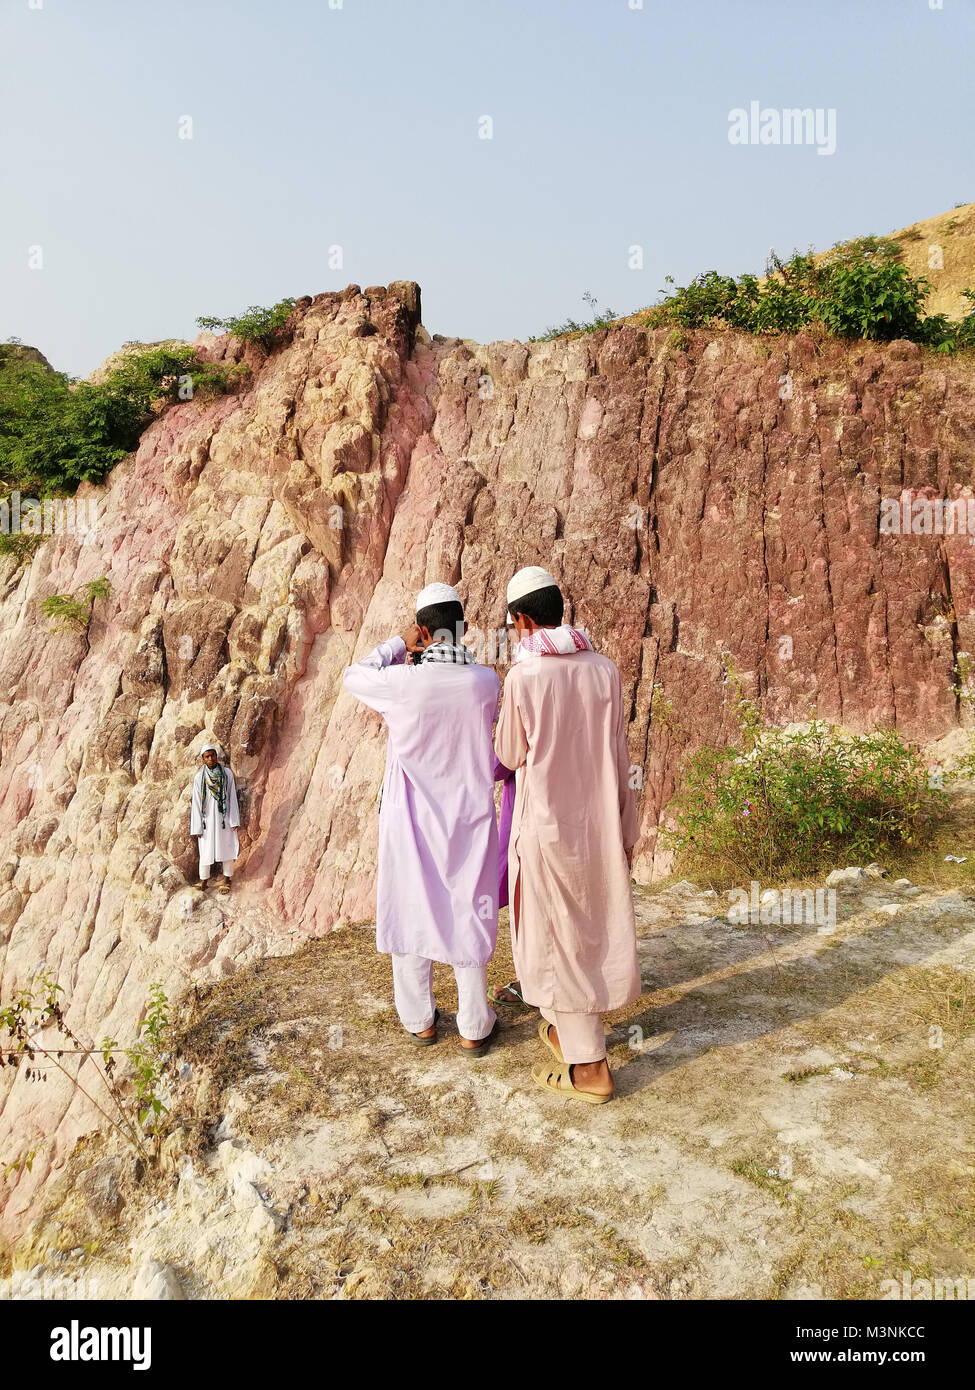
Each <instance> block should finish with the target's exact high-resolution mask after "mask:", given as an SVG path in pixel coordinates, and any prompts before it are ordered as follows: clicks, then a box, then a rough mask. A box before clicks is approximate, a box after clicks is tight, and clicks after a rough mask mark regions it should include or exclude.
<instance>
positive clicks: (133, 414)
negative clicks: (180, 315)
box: [0, 345, 247, 499]
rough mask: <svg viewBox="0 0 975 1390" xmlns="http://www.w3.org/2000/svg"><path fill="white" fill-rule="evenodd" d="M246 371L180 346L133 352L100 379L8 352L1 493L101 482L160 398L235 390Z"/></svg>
mask: <svg viewBox="0 0 975 1390" xmlns="http://www.w3.org/2000/svg"><path fill="white" fill-rule="evenodd" d="M246 371H247V369H246V368H244V367H233V366H223V365H220V364H217V365H211V364H209V363H207V362H204V361H202V360H201V359H200V358H199V357H198V355H197V352H196V349H195V348H192V347H190V346H189V345H174V346H172V347H159V348H148V349H146V350H145V351H143V352H134V353H132V354H131V355H130V356H129V357H127V358H126V359H125V360H124V361H123V362H122V363H121V364H120V365H119V366H118V367H115V368H114V369H113V370H112V371H110V372H109V373H108V375H107V377H106V379H105V380H104V381H103V382H100V383H98V384H97V385H96V384H93V383H91V382H87V381H79V382H74V381H72V379H71V378H70V377H68V376H67V375H66V374H65V373H64V372H54V371H50V370H48V368H46V367H43V366H40V365H39V364H36V363H33V362H27V361H24V360H22V359H21V358H19V357H18V356H16V355H14V354H11V353H4V354H0V495H7V494H9V492H10V491H12V490H13V489H14V488H19V489H20V490H21V492H25V493H29V494H30V495H32V496H35V497H37V498H38V499H40V498H42V497H50V496H59V495H71V494H73V493H74V492H75V491H76V489H77V487H78V484H79V483H81V482H82V481H87V482H93V483H98V482H101V480H102V479H103V478H104V476H105V474H106V473H107V472H108V471H109V470H110V469H111V468H113V467H114V466H115V465H116V464H117V463H119V462H121V460H122V459H124V458H125V457H126V455H127V454H129V453H131V452H132V450H133V449H135V448H136V447H137V446H138V443H139V436H140V435H141V433H142V431H143V430H144V429H145V427H146V425H147V424H148V423H149V422H150V421H151V420H152V418H153V408H154V405H155V403H156V402H158V401H163V402H167V403H173V402H176V401H177V400H181V399H190V398H191V397H193V396H199V395H202V396H204V397H209V396H212V395H214V394H219V393H223V392H226V391H229V390H232V389H234V387H235V385H236V383H237V382H238V381H239V380H240V379H241V377H242V376H243V375H245V374H246Z"/></svg>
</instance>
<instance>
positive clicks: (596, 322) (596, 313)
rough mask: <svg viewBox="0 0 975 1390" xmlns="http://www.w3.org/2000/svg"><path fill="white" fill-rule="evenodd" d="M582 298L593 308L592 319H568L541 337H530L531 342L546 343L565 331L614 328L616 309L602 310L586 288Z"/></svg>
mask: <svg viewBox="0 0 975 1390" xmlns="http://www.w3.org/2000/svg"><path fill="white" fill-rule="evenodd" d="M582 298H583V299H584V300H585V302H586V303H587V304H588V305H589V307H590V309H591V310H592V318H591V319H588V320H586V321H585V322H583V323H577V322H576V320H575V319H566V320H565V322H564V323H560V324H559V325H558V326H557V327H556V328H548V329H546V330H545V332H544V333H542V334H541V335H540V336H539V337H537V338H529V339H528V341H529V342H530V343H540V342H541V343H544V342H548V341H550V339H552V338H561V337H562V336H563V334H565V333H595V332H596V330H597V329H600V328H612V326H613V322H614V320H615V319H616V314H615V313H614V311H613V310H612V309H608V308H607V309H603V310H600V309H599V306H598V304H597V303H596V297H595V295H592V294H590V293H589V291H588V290H586V292H585V293H584V294H583V296H582Z"/></svg>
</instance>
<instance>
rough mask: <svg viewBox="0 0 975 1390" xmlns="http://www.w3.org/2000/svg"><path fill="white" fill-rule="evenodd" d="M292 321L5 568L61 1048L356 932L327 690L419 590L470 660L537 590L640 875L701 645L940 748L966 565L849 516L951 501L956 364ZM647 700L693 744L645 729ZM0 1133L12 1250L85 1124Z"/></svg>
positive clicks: (401, 321) (352, 759)
mask: <svg viewBox="0 0 975 1390" xmlns="http://www.w3.org/2000/svg"><path fill="white" fill-rule="evenodd" d="M293 323H294V332H293V336H292V337H291V338H290V339H289V343H288V345H287V346H285V347H283V348H282V349H281V350H279V351H277V352H275V353H274V354H272V355H271V357H270V358H267V359H265V357H264V355H263V353H261V352H259V351H258V350H256V349H248V350H247V354H246V356H247V360H248V361H249V364H250V365H251V366H252V367H253V369H254V376H253V380H252V382H251V386H250V387H249V389H248V390H247V391H245V392H244V393H243V394H241V395H238V396H228V397H225V398H222V399H220V400H219V401H217V402H216V403H209V404H205V403H202V402H186V403H184V404H182V405H179V406H176V407H173V408H171V409H170V410H168V411H167V412H166V413H165V415H163V416H162V417H161V418H160V419H158V420H157V421H156V422H155V423H154V424H153V425H152V426H151V427H150V428H149V429H148V430H147V431H146V432H145V434H144V436H143V439H142V442H141V444H140V447H139V450H138V452H137V453H136V454H135V455H134V456H133V457H132V458H131V459H129V460H128V461H127V462H126V463H125V464H123V465H121V466H120V467H119V468H117V469H116V470H115V471H114V472H113V473H112V475H111V476H110V478H109V479H108V481H107V484H106V485H105V486H104V487H102V488H99V489H85V491H87V492H88V494H89V495H91V496H94V497H96V498H97V503H98V514H97V515H98V519H97V532H96V535H95V537H94V538H93V539H90V540H85V539H84V538H83V537H81V536H70V535H68V536H52V537H51V539H49V540H47V541H46V542H45V543H44V545H43V546H42V547H41V548H40V550H39V551H38V552H37V554H36V556H35V557H34V559H33V562H32V563H31V564H30V565H29V566H21V567H18V566H17V564H16V561H15V559H14V558H13V557H2V558H0V628H2V631H3V635H4V641H3V643H2V645H0V700H2V705H0V894H2V896H0V962H2V964H0V971H2V992H3V998H4V1000H7V999H8V998H9V997H10V996H11V994H12V993H13V991H14V990H15V989H16V988H17V987H18V986H19V985H21V984H23V983H25V982H26V981H27V980H29V978H30V977H31V975H32V973H33V972H34V970H35V969H36V967H37V966H38V965H40V964H41V963H46V964H47V965H48V966H49V967H50V968H51V969H52V970H53V971H54V972H55V973H56V974H57V977H58V979H59V981H60V983H61V984H62V985H63V987H64V989H65V997H66V999H67V1001H68V1003H67V1014H68V1018H69V1021H70V1022H71V1023H72V1025H73V1026H74V1028H75V1030H76V1031H77V1032H78V1033H79V1034H81V1035H82V1036H84V1037H86V1038H89V1039H92V1040H94V1041H98V1040H99V1039H100V1038H101V1037H103V1036H105V1035H106V1034H111V1035H112V1036H115V1037H118V1038H121V1039H123V1040H125V1039H128V1038H129V1037H131V1036H132V1035H133V1033H134V1031H135V1028H136V1024H137V1022H138V1018H139V1013H140V1009H141V1007H142V1004H143V1000H144V998H145V995H146V991H147V988H148V985H149V983H150V982H151V981H153V980H160V981H161V982H162V983H163V985H164V987H165V988H166V990H167V992H168V993H169V994H170V995H175V994H177V993H179V992H180V991H181V990H182V989H183V988H185V987H186V986H187V985H188V984H189V983H190V982H191V981H193V980H194V979H199V978H201V977H205V976H210V977H218V976H221V975H223V974H231V973H233V972H234V971H235V970H237V969H238V968H239V967H240V966H241V965H243V964H245V963H247V962H249V961H251V960H253V959H255V958H256V957H260V956H263V955H266V954H269V953H281V952H285V951H287V950H289V949H290V948H291V947H292V946H294V945H296V944H298V943H299V942H300V940H301V939H303V938H304V937H307V936H309V935H320V934H322V933H324V932H326V931H327V930H329V929H330V928H331V927H333V926H335V925H336V924H340V923H343V922H350V921H361V920H364V919H368V918H369V917H370V914H371V912H372V901H373V885H374V874H375V857H376V851H375V846H376V829H377V827H376V798H377V794H378V790H379V785H380V781H381V771H382V763H383V756H384V737H383V734H382V726H381V723H380V721H379V719H378V717H377V716H374V715H371V714H370V713H368V712H366V711H364V710H362V709H361V708H360V707H359V706H357V705H356V704H355V703H354V702H353V701H351V700H350V699H349V698H348V697H346V696H344V695H340V693H339V692H340V680H339V676H340V672H341V670H342V668H343V667H344V666H345V665H346V664H347V663H348V662H349V660H350V659H352V657H353V656H354V655H358V654H361V653H363V652H365V651H366V650H368V649H369V648H370V647H371V646H372V645H373V644H374V643H375V642H377V641H378V640H380V639H382V638H384V637H386V636H388V635H389V633H390V632H391V631H393V630H399V629H400V628H401V627H402V626H403V625H404V624H405V622H406V621H407V620H408V619H409V618H410V617H411V609H410V604H411V600H412V596H413V595H414V594H415V592H416V591H417V590H418V589H419V588H421V587H422V586H423V585H424V584H425V583H427V582H429V581H431V580H434V579H442V580H446V581H448V582H451V583H455V584H457V585H458V587H459V588H460V591H461V593H462V594H463V595H464V597H465V599H466V602H467V611H468V618H469V621H470V622H471V623H472V624H473V625H474V626H475V627H476V628H478V629H479V630H480V632H481V634H485V636H484V638H483V640H484V642H485V646H486V647H487V649H488V653H489V652H490V646H491V641H492V639H491V636H490V634H491V633H493V632H494V631H497V630H499V629H501V628H502V627H503V624H504V587H505V583H506V581H507V579H508V577H509V576H510V574H511V572H512V571H513V570H514V569H516V568H518V567H519V566H521V565H525V564H531V563H534V562H543V563H544V564H545V565H547V566H548V567H549V568H551V569H552V570H553V572H554V573H555V574H556V575H557V576H559V577H560V578H561V579H562V580H563V588H564V590H565V592H566V594H567V595H568V596H569V597H570V599H571V604H572V609H571V613H572V617H573V618H574V620H575V621H577V622H581V623H584V624H585V625H586V626H587V628H588V629H589V630H590V631H591V633H592V634H593V636H594V637H595V639H596V642H597V645H598V646H599V647H600V648H601V649H602V650H604V651H606V652H607V653H608V654H609V655H611V656H612V657H613V658H614V659H615V660H616V661H617V663H618V664H619V666H620V670H621V672H622V675H623V680H624V683H625V686H626V690H627V694H628V698H629V700H630V708H631V717H630V730H629V736H630V749H631V753H632V757H633V763H634V766H635V767H639V768H641V769H642V770H643V776H644V785H643V792H642V799H641V807H642V810H641V818H642V827H643V838H642V841H641V844H640V846H639V848H638V856H637V861H636V873H637V876H638V877H640V878H643V879H644V880H646V879H648V878H650V877H651V876H652V874H653V872H654V868H655V866H656V867H657V868H659V867H661V864H662V860H661V858H660V857H659V855H658V856H657V858H656V860H655V831H656V827H657V824H658V821H659V819H660V816H661V813H662V810H663V808H664V807H665V806H666V803H667V801H668V800H669V798H670V796H671V795H672V793H673V789H674V782H675V774H676V772H677V763H678V757H679V755H680V754H681V753H682V751H683V750H684V749H685V748H686V747H688V746H693V745H694V744H696V743H700V742H702V741H704V740H708V739H716V738H720V737H721V736H722V735H725V734H727V733H728V732H729V726H728V723H727V714H726V711H725V710H724V708H723V704H722V698H723V690H722V685H721V653H722V652H724V651H727V652H730V653H731V654H732V656H733V657H734V659H735V661H736V664H737V665H738V667H739V669H740V670H741V671H742V672H743V673H744V675H745V679H746V684H747V685H749V686H750V687H751V690H752V692H753V693H754V694H756V695H757V696H759V697H760V698H761V699H762V701H763V704H764V708H765V711H766V714H767V715H768V717H770V718H773V719H776V720H785V719H789V718H803V717H807V716H808V715H809V713H810V709H811V707H812V706H813V705H815V707H816V709H817V711H818V713H819V715H820V716H821V717H827V718H830V719H834V720H836V721H838V722H842V723H843V724H845V725H846V726H848V727H850V728H864V727H869V726H873V725H875V724H877V723H878V722H880V721H890V722H894V723H896V724H897V725H898V726H899V727H900V728H901V729H902V730H903V731H904V733H905V734H906V735H908V736H909V737H911V738H915V739H927V738H934V737H936V736H938V735H940V734H943V733H944V732H945V731H946V730H948V729H950V728H951V727H952V726H953V725H954V724H956V723H957V722H958V718H959V712H958V708H957V703H956V700H955V697H954V696H953V694H952V693H951V689H950V685H951V676H952V667H953V664H954V660H955V657H956V655H957V653H958V651H959V650H968V651H971V650H973V649H975V547H973V546H972V545H971V544H970V543H969V542H970V539H971V538H970V536H968V535H957V534H956V535H944V536H941V535H924V534H922V535H915V536H906V535H902V536H896V535H895V536H881V535H880V533H879V517H880V502H881V498H884V497H896V496H899V495H900V493H901V492H902V490H904V489H909V490H913V491H915V492H920V493H923V494H925V495H931V496H949V497H955V496H958V495H959V494H960V492H961V490H962V489H965V488H967V495H968V496H970V495H971V487H972V481H973V470H972V453H973V447H975V378H973V373H972V368H971V366H970V365H969V364H967V363H964V362H960V361H959V362H953V361H942V360H940V359H936V358H932V357H930V356H925V355H922V354H921V353H920V352H919V350H918V349H917V348H916V347H914V346H912V345H910V344H906V343H894V344H891V345H889V346H887V347H885V348H880V347H876V346H867V345H856V346H851V347H847V346H845V345H842V344H838V343H834V342H825V343H823V342H819V343H817V342H816V341H814V340H813V339H812V338H809V337H805V336H800V337H797V338H794V339H781V340H777V341H775V342H774V344H773V345H772V346H771V347H770V346H769V345H768V344H765V343H762V342H759V341H758V340H755V339H751V338H743V337H739V336H736V335H731V334H728V335H722V336H720V337H718V338H712V337H709V336H707V335H703V334H701V335H688V336H687V337H686V338H684V339H678V338H677V337H676V336H675V335H671V334H669V333H668V332H667V331H666V330H662V331H658V332H656V333H653V334H650V335H648V334H647V333H645V332H643V331H641V330H639V329H638V328H635V327H633V326H631V325H624V326H621V327H619V328H616V329H614V330H612V331H611V332H609V333H606V332H602V333H598V334H593V335H590V336H584V337H579V338H576V339H573V340H565V339H563V340H558V341H555V342H545V343H535V344H530V345H525V344H521V343H494V344H491V345H489V346H486V347H481V346H478V345H476V344H473V343H468V342H460V341H458V340H456V339H455V340H449V341H445V340H439V339H434V340H432V341H431V340H430V339H429V337H428V336H427V335H426V333H425V332H424V330H423V329H422V327H420V326H419V290H418V288H417V287H416V286H415V285H412V284H410V283H400V284H397V285H391V286H389V287H388V289H386V288H371V289H367V290H366V291H365V292H361V291H360V290H359V289H358V287H356V286H352V287H350V288H349V289H348V290H346V291H344V292H343V293H342V294H327V295H319V296H317V297H316V298H314V299H306V300H302V301H300V302H299V305H298V307H297V309H296V312H295V315H294V320H293ZM206 342H207V351H208V352H209V354H210V355H211V356H212V357H213V358H214V360H218V359H229V358H232V357H234V356H239V355H240V354H239V348H237V347H236V346H235V345H234V344H233V342H232V341H230V340H227V339H215V340H213V339H207V340H206ZM102 576H106V577H107V578H108V579H109V581H110V583H111V585H112V592H111V595H110V597H109V598H107V599H100V600H98V601H97V602H96V604H95V606H94V610H93V616H92V620H91V623H90V625H89V628H88V630H87V632H85V633H81V632H70V633H57V634H54V633H52V632H51V631H50V624H49V622H48V621H47V620H46V619H44V618H43V617H42V616H41V615H40V613H39V609H38V602H39V600H41V599H43V598H44V597H46V596H48V595H51V594H54V593H62V594H63V593H69V592H73V591H77V590H78V588H79V587H80V586H81V585H82V584H84V583H85V582H87V581H89V580H92V579H96V578H100V577H102ZM655 684H659V685H661V686H662V688H663V691H664V693H665V694H666V695H667V696H668V697H669V699H670V700H671V701H672V703H673V706H674V708H675V710H676V711H677V713H678V715H679V718H680V720H681V723H682V725H683V727H684V729H685V730H686V731H687V735H688V737H689V740H690V742H689V743H688V742H686V741H682V742H681V743H680V745H679V746H678V744H676V743H675V742H674V741H673V736H672V734H671V732H670V731H669V730H668V728H667V727H665V726H664V724H663V723H662V722H660V721H658V720H654V721H653V722H651V720H650V701H651V693H652V689H653V686H654V685H655ZM210 738H214V739H216V740H217V741H219V742H220V743H221V744H222V745H223V747H224V748H225V750H226V751H227V752H228V753H229V757H230V761H231V764H232V766H233V768H234V771H235V773H236V774H237V777H238V781H239V783H240V785H241V788H242V792H243V808H242V809H243V811H244V815H245V824H246V832H245V833H244V834H243V835H242V836H241V842H242V853H241V859H240V860H239V861H238V879H237V883H236V887H235V894H234V896H233V897H232V898H231V899H229V900H227V899H220V900H219V901H214V900H212V899H209V900H204V899H203V898H202V896H201V895H200V894H198V893H194V892H193V891H192V890H190V889H189V888H188V887H187V885H186V878H185V875H187V874H188V873H189V872H190V871H191V870H192V868H193V865H194V853H193V842H192V841H191V840H190V838H189V834H188V826H189V793H190V782H191V778H192V775H193V772H194V771H195V770H196V767H197V766H198V757H197V753H198V749H199V747H200V745H201V744H202V743H203V742H205V741H207V740H209V739H210ZM444 754H445V756H449V741H448V742H447V743H445V749H444ZM81 1076H82V1080H84V1077H85V1072H84V1070H83V1071H82V1073H81ZM90 1079H91V1084H92V1087H93V1088H95V1089H97V1082H96V1081H95V1078H94V1077H93V1076H91V1078H90ZM97 1098H98V1097H97V1096H95V1099H97ZM0 1106H2V1113H0V1158H2V1159H3V1160H4V1161H5V1162H6V1161H9V1160H10V1159H11V1158H13V1157H15V1156H16V1154H17V1153H19V1152H21V1151H22V1150H23V1149H25V1148H27V1147H30V1146H31V1144H32V1143H33V1142H35V1141H36V1140H37V1139H38V1138H40V1137H41V1136H47V1137H48V1142H47V1143H46V1144H45V1145H44V1147H43V1148H42V1149H41V1150H40V1152H39V1154H38V1157H37V1159H36V1161H35V1163H34V1167H33V1171H32V1172H31V1173H24V1174H23V1175H22V1176H21V1177H20V1179H19V1180H18V1181H17V1182H16V1184H15V1185H13V1186H11V1185H9V1184H8V1185H7V1186H6V1187H5V1188H4V1189H2V1192H0V1201H5V1202H6V1208H5V1212H4V1222H5V1226H6V1229H7V1230H8V1231H15V1230H17V1229H19V1228H20V1227H21V1226H22V1224H23V1221H24V1219H25V1213H26V1212H27V1210H28V1206H29V1203H30V1200H31V1196H32V1194H33V1193H34V1192H35V1191H36V1188H37V1185H38V1184H39V1183H41V1182H43V1181H44V1179H45V1177H46V1175H47V1173H48V1172H49V1171H50V1168H51V1166H52V1165H53V1166H57V1165H59V1164H60V1163H61V1162H62V1161H63V1156H64V1154H65V1153H66V1152H67V1151H69V1150H70V1148H71V1146H72V1144H73V1143H74V1140H75V1139H76V1137H77V1136H78V1134H80V1133H82V1132H84V1131H85V1130H86V1129H88V1128H90V1127H91V1125H92V1123H93V1122H95V1121H97V1118H98V1116H97V1114H96V1112H95V1111H94V1109H93V1107H92V1105H91V1103H90V1102H89V1101H88V1100H86V1098H85V1097H84V1096H83V1095H82V1094H80V1093H79V1092H78V1090H77V1089H75V1088H73V1087H72V1086H71V1085H70V1084H68V1082H67V1081H64V1080H63V1079H62V1078H59V1077H58V1075H57V1074H55V1073H49V1079H48V1081H47V1082H45V1083H42V1084H32V1083H31V1082H29V1081H27V1080H26V1079H25V1078H24V1076H23V1075H22V1074H21V1073H17V1074H16V1077H15V1078H12V1074H11V1072H10V1071H9V1070H6V1071H4V1072H3V1073H0Z"/></svg>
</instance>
